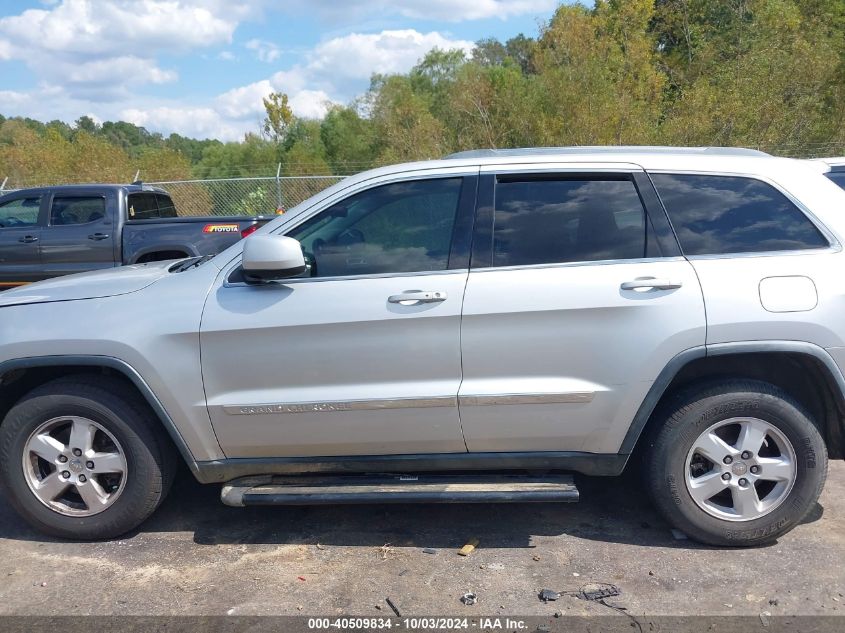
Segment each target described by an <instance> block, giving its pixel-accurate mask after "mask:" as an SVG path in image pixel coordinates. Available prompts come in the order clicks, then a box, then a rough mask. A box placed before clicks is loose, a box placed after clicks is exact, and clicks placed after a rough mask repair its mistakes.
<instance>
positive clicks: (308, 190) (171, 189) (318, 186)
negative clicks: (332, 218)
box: [145, 176, 344, 216]
mask: <svg viewBox="0 0 845 633" xmlns="http://www.w3.org/2000/svg"><path fill="white" fill-rule="evenodd" d="M343 178H344V176H281V177H268V178H215V179H210V180H177V181H170V182H148V183H145V184H148V185H152V186H155V187H161V188H162V189H164V190H165V191H167V192H168V193H169V194H170V195H171V197H172V198H173V202H174V203H175V205H176V209H177V211H178V213H179V215H220V216H229V215H248V216H256V215H263V216H274V215H275V214H276V210H277V209H280V208H282V209H290V208H291V207H294V206H296V205H297V204H299V203H300V202H302V201H303V200H306V199H307V198H310V197H311V196H313V195H314V194H316V193H319V192H320V191H322V190H323V189H325V188H326V187H330V186H331V185H333V184H335V183H337V182H340V181H341V180H343Z"/></svg>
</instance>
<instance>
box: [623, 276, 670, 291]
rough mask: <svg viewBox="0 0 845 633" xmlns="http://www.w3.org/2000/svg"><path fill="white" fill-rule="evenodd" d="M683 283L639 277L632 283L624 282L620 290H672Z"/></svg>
mask: <svg viewBox="0 0 845 633" xmlns="http://www.w3.org/2000/svg"><path fill="white" fill-rule="evenodd" d="M683 285H684V284H683V282H680V281H675V280H672V279H658V278H656V277H640V278H638V279H634V280H633V281H626V282H625V283H623V284H622V290H644V289H647V288H653V289H655V290H674V289H675V288H680V287H681V286H683Z"/></svg>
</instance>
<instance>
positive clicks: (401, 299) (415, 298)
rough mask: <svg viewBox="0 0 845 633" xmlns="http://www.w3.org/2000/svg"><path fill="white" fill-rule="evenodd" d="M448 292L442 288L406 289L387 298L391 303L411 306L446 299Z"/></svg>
mask: <svg viewBox="0 0 845 633" xmlns="http://www.w3.org/2000/svg"><path fill="white" fill-rule="evenodd" d="M446 297H447V294H446V293H445V292H443V291H442V290H406V291H405V292H402V293H399V294H398V295H390V296H389V297H388V298H387V301H388V302H389V303H400V304H402V305H406V306H410V305H416V304H418V303H437V302H438V301H446Z"/></svg>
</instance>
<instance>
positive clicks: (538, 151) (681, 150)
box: [445, 145, 770, 159]
mask: <svg viewBox="0 0 845 633" xmlns="http://www.w3.org/2000/svg"><path fill="white" fill-rule="evenodd" d="M556 154H713V155H719V156H770V154H767V153H766V152H761V151H759V150H756V149H746V148H744V147H666V146H659V145H597V146H574V147H522V148H515V149H471V150H467V151H464V152H455V153H454V154H449V155H448V156H446V157H445V158H446V159H452V158H499V157H504V158H506V157H516V156H546V155H556Z"/></svg>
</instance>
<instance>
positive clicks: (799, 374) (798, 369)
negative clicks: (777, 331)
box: [619, 341, 845, 459]
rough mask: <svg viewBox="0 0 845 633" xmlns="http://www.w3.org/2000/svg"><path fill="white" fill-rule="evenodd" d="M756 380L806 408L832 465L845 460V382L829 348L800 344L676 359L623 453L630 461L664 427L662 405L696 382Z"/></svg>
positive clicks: (712, 349)
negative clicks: (658, 413) (659, 415)
mask: <svg viewBox="0 0 845 633" xmlns="http://www.w3.org/2000/svg"><path fill="white" fill-rule="evenodd" d="M716 378H726V379H727V378H751V379H757V380H763V381H765V382H770V383H772V384H774V385H776V386H778V387H780V388H781V389H782V390H783V391H785V392H787V393H789V394H790V395H791V396H792V397H794V398H795V399H796V400H797V401H798V402H799V403H801V404H802V405H804V407H805V408H807V409H808V410H809V411H810V413H811V414H812V415H813V418H814V420H815V421H816V422H817V424H819V426H820V427H821V428H820V429H819V430H820V432H821V433H822V436H823V438H824V440H825V443H826V445H827V449H828V453H829V456H830V458H831V459H843V458H845V377H843V374H842V371H841V369H840V368H839V366H838V365H837V364H836V362H835V361H834V360H833V358H832V357H831V356H830V354H828V353H827V351H825V350H824V348H822V347H820V346H818V345H814V344H812V343H806V342H801V341H744V342H732V343H717V344H714V345H707V346H701V347H695V348H691V349H688V350H685V351H683V352H681V353H680V354H678V355H677V356H675V357H674V358H672V360H671V361H669V363H667V365H666V367H664V369H663V371H662V372H661V373H660V374H659V375H658V377H657V379H656V380H655V381H654V383H653V384H652V387H651V389H650V390H649V392H648V393H647V394H646V397H645V399H644V400H643V402H642V404H641V405H640V408H639V409H638V411H637V413H636V415H635V417H634V420H633V422H632V424H631V426H630V428H629V429H628V432H627V434H626V435H625V438H624V440H623V442H622V446H621V448H620V449H619V452H620V453H622V454H626V455H630V454H632V453H633V452H634V451H635V449H637V448H638V447H639V446H640V444H641V440H642V438H643V437H645V436H646V435H648V433H647V432H646V431H647V430H648V429H650V428H651V427H652V425H654V424H659V423H660V421H659V420H658V419H657V417H656V416H655V412H656V411H659V407H660V405H661V404H662V403H664V402H666V401H667V400H668V399H670V398H671V397H672V396H673V395H674V394H677V393H678V392H679V391H681V390H683V389H685V388H688V387H690V386H692V385H693V384H695V382H696V381H705V380H712V379H716Z"/></svg>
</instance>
